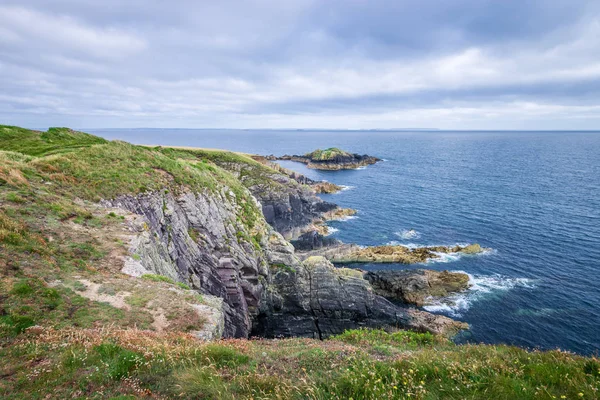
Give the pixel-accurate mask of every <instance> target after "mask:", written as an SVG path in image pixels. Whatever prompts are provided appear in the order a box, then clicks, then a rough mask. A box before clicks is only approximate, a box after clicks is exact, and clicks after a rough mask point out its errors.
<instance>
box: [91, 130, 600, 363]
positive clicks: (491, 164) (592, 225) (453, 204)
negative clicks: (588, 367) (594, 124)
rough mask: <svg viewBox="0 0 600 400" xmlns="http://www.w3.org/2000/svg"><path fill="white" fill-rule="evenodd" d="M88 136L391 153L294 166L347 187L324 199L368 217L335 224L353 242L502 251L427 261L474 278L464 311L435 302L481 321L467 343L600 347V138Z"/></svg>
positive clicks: (253, 148)
mask: <svg viewBox="0 0 600 400" xmlns="http://www.w3.org/2000/svg"><path fill="white" fill-rule="evenodd" d="M90 132H92V133H96V134H99V135H101V136H104V137H106V138H109V139H123V140H126V141H130V142H132V143H139V144H157V145H159V144H161V145H180V146H195V147H209V148H223V149H229V150H235V151H243V152H248V153H257V154H277V155H282V154H286V153H287V154H303V153H306V152H308V151H312V150H314V149H316V148H326V147H332V146H336V147H340V148H343V149H346V150H349V151H352V152H357V153H361V154H363V153H366V154H370V155H374V156H377V157H380V158H382V159H384V160H385V161H384V162H381V163H378V164H376V165H373V166H369V167H367V168H364V169H359V170H351V171H315V170H309V169H307V168H306V167H305V166H304V165H303V164H298V163H294V162H283V164H285V166H286V167H289V168H291V169H294V170H297V171H299V172H302V173H304V174H306V175H308V176H309V177H311V178H315V179H325V180H328V181H330V182H334V183H337V184H341V185H345V186H347V187H348V188H347V190H344V191H342V192H340V193H338V194H334V195H323V198H324V199H326V200H330V201H333V202H335V203H338V204H339V205H341V206H343V207H351V208H355V209H357V210H358V214H357V216H356V218H353V219H349V220H347V221H341V222H332V223H331V226H332V227H333V228H335V229H337V231H336V232H335V233H334V236H335V237H338V238H339V239H341V240H343V241H345V242H354V243H358V244H361V245H380V244H386V243H399V244H405V245H419V246H422V245H453V244H455V243H474V242H476V243H480V244H481V245H482V246H485V247H489V248H491V249H493V250H492V251H490V252H488V253H486V254H483V255H476V256H466V255H465V256H457V255H450V256H445V257H444V258H442V259H441V260H439V261H437V262H430V263H428V264H427V265H426V268H431V269H437V270H444V269H447V270H451V271H464V272H467V273H468V274H470V275H471V279H472V283H473V284H474V286H473V289H471V290H470V291H469V292H467V293H466V294H462V295H459V296H456V297H455V298H454V299H453V300H454V303H453V304H445V303H440V304H434V305H432V306H429V307H428V309H429V310H430V311H432V312H437V313H442V314H446V315H449V316H452V317H454V318H457V319H460V320H462V321H466V322H468V323H469V324H470V325H471V329H470V331H468V332H467V333H465V334H463V335H461V336H460V337H459V338H458V339H457V340H459V341H461V342H465V341H469V342H486V343H507V344H515V345H520V346H526V347H531V348H543V349H548V348H561V349H567V350H570V351H574V352H578V353H583V354H596V353H598V352H600V133H598V132H450V131H431V132H424V131H416V132H410V131H399V132H393V131H274V130H265V131H254V130H252V131H244V130H153V129H139V130H95V131H94V130H90ZM412 230H414V231H412ZM417 267H423V265H420V266H417ZM361 268H365V269H368V268H371V269H376V268H406V266H403V265H367V266H361Z"/></svg>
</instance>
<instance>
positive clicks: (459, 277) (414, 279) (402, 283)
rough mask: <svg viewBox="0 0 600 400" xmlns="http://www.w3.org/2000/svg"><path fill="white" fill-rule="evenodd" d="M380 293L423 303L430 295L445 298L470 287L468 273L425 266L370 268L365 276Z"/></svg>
mask: <svg viewBox="0 0 600 400" xmlns="http://www.w3.org/2000/svg"><path fill="white" fill-rule="evenodd" d="M364 277H365V279H366V280H368V281H369V282H370V283H371V286H372V287H373V290H374V291H375V293H377V294H378V295H380V296H383V297H386V298H388V299H394V300H399V301H402V302H404V303H407V304H414V305H417V306H423V305H425V304H426V302H427V300H428V299H430V298H440V297H446V296H448V295H449V294H450V293H454V292H460V291H463V290H466V289H468V288H469V275H467V274H465V273H462V272H448V271H441V272H440V271H432V270H426V269H413V270H400V271H398V270H395V271H369V272H367V273H365V275H364Z"/></svg>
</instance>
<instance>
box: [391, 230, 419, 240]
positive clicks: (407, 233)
mask: <svg viewBox="0 0 600 400" xmlns="http://www.w3.org/2000/svg"><path fill="white" fill-rule="evenodd" d="M396 236H398V237H400V238H401V239H404V240H409V239H418V238H420V237H421V234H420V233H419V232H417V231H415V230H414V229H403V230H401V231H399V232H396Z"/></svg>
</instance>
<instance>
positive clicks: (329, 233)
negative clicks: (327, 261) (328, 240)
mask: <svg viewBox="0 0 600 400" xmlns="http://www.w3.org/2000/svg"><path fill="white" fill-rule="evenodd" d="M339 231H340V230H339V229H337V228H333V227H331V226H328V227H327V235H325V236H329V235H333V234H334V233H336V232H339Z"/></svg>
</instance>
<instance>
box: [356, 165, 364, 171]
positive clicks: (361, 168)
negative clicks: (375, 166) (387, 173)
mask: <svg viewBox="0 0 600 400" xmlns="http://www.w3.org/2000/svg"><path fill="white" fill-rule="evenodd" d="M363 169H367V167H366V166H364V165H363V166H362V167H358V168H356V170H357V171H358V170H363Z"/></svg>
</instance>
